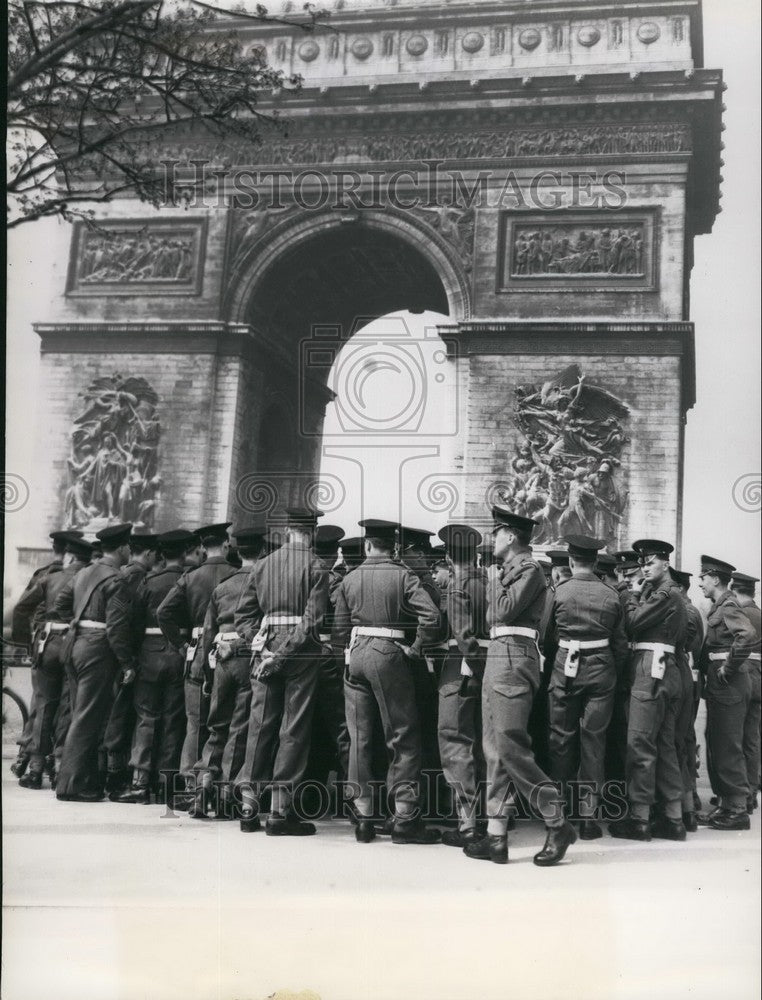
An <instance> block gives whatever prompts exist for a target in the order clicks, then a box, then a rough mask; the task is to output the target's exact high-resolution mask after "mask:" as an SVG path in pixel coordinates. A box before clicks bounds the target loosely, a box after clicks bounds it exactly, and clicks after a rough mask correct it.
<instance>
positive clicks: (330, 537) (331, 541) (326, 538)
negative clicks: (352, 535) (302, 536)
mask: <svg viewBox="0 0 762 1000" xmlns="http://www.w3.org/2000/svg"><path fill="white" fill-rule="evenodd" d="M343 537H344V529H343V528H340V527H339V526H338V525H337V524H321V525H320V527H319V528H318V529H317V530H316V532H315V550H316V551H317V552H337V551H338V548H339V542H340V541H341V539H342V538H343Z"/></svg>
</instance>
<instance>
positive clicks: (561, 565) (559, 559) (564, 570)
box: [546, 549, 572, 588]
mask: <svg viewBox="0 0 762 1000" xmlns="http://www.w3.org/2000/svg"><path fill="white" fill-rule="evenodd" d="M546 555H547V557H548V558H549V559H550V582H551V584H552V585H553V587H554V588H555V587H557V586H558V585H559V583H564V582H565V581H566V580H570V579H571V575H572V572H571V569H570V568H569V553H568V552H567V551H566V549H549V550H548V552H547V553H546Z"/></svg>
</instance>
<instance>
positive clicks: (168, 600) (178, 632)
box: [156, 556, 235, 782]
mask: <svg viewBox="0 0 762 1000" xmlns="http://www.w3.org/2000/svg"><path fill="white" fill-rule="evenodd" d="M234 572H235V570H234V569H233V567H232V566H231V565H230V563H229V562H227V560H226V559H224V558H223V557H222V556H212V557H210V558H209V559H207V560H206V562H204V563H202V564H201V565H200V566H197V567H195V568H194V569H190V570H188V571H187V572H186V573H184V574H183V575H182V576H181V577H180V579H179V580H178V581H177V583H176V584H175V585H174V586H173V587H172V589H171V590H170V592H169V593H168V594H167V596H166V597H165V598H164V600H163V601H162V602H161V604H160V605H159V607H158V608H157V609H156V621H157V622H158V625H159V628H160V629H161V630H162V632H163V633H164V637H165V638H166V639H167V641H168V642H169V644H170V645H171V646H173V647H174V648H175V649H176V650H177V651H178V652H182V651H184V650H185V649H186V648H187V650H188V653H187V658H186V660H185V682H184V686H185V715H186V720H187V721H186V727H185V739H184V741H183V748H182V753H181V755H180V773H181V774H182V776H183V777H184V778H185V779H186V781H187V782H193V781H195V770H194V768H195V765H196V761H197V760H198V759H199V757H200V756H201V751H202V750H203V748H204V744H205V743H206V740H207V737H208V735H209V731H208V730H207V727H206V723H207V718H208V715H209V700H210V697H211V687H210V685H209V683H208V680H209V679H208V676H207V670H208V668H207V667H206V665H205V664H204V660H203V657H202V652H201V649H202V643H201V637H202V634H203V627H204V619H205V617H206V609H207V608H208V607H209V601H210V600H211V597H212V592H213V590H214V588H215V587H216V586H217V585H218V584H220V583H222V581H223V580H226V579H227V578H228V577H229V576H232V574H233V573H234Z"/></svg>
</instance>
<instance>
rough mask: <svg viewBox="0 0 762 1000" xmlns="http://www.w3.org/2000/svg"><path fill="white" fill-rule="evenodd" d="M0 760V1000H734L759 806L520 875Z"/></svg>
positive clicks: (517, 858) (520, 870)
mask: <svg viewBox="0 0 762 1000" xmlns="http://www.w3.org/2000/svg"><path fill="white" fill-rule="evenodd" d="M9 764H10V760H9V759H5V760H4V761H3V806H4V879H5V890H4V891H5V895H4V913H3V917H4V945H3V952H4V955H3V959H4V961H3V974H4V975H3V980H4V982H3V993H2V995H3V998H4V1000H49V998H54V1000H175V998H177V1000H235V998H238V1000H263V998H265V997H267V996H269V995H270V994H272V993H273V992H274V991H276V990H278V989H284V990H286V989H288V990H294V991H297V992H298V991H301V990H312V991H314V992H315V994H317V996H318V997H319V998H321V1000H412V998H421V1000H435V998H436V1000H505V998H508V997H515V998H517V1000H561V998H568V1000H641V998H643V1000H646V998H648V1000H662V998H665V1000H666V998H669V1000H682V998H686V1000H687V998H690V1000H704V998H706V1000H709V998H711V1000H715V998H716V997H717V996H726V997H730V998H732V1000H746V998H752V997H755V996H757V995H758V993H759V979H758V974H757V967H758V960H759V935H760V926H759V912H760V910H759V903H760V900H759V876H760V865H759V830H760V822H759V814H756V815H755V817H754V821H753V828H752V831H751V832H750V833H735V834H727V833H718V832H710V831H706V830H704V831H701V832H699V833H698V834H694V835H692V836H691V837H690V838H689V841H688V842H687V843H686V844H667V843H663V842H652V843H651V844H637V843H632V844H628V843H622V842H620V841H612V840H611V839H609V838H606V839H604V840H603V841H598V842H595V843H592V844H585V845H580V844H577V845H575V847H574V848H573V849H572V850H571V851H570V853H569V855H568V861H567V862H566V863H564V864H563V865H562V866H560V867H558V868H554V869H546V870H541V869H538V868H536V867H535V866H534V865H533V864H532V863H531V856H532V854H533V853H534V851H535V850H536V849H537V847H538V845H539V843H540V842H541V840H542V831H541V829H540V827H539V826H536V825H534V824H529V825H524V828H523V829H521V830H520V831H519V832H518V833H516V834H514V835H513V838H512V847H511V864H509V865H508V866H507V867H504V868H499V867H497V866H496V865H490V864H487V863H485V862H481V863H480V862H476V861H470V860H468V859H466V858H464V857H463V856H462V854H461V853H460V852H459V851H456V850H453V849H452V848H446V847H442V846H437V847H400V846H394V845H392V844H391V843H390V842H389V841H388V840H384V841H376V842H375V843H373V844H370V845H367V846H365V845H363V846H360V845H358V844H356V843H355V841H354V839H353V837H352V835H351V832H350V829H349V827H348V826H347V825H346V824H343V823H330V822H329V823H323V824H320V828H319V835H318V836H316V837H314V838H309V839H307V840H301V841H295V840H290V839H284V840H273V839H271V838H267V837H265V836H264V834H262V833H259V834H254V835H250V836H244V835H242V834H240V833H239V831H238V828H237V824H234V823H217V822H210V823H201V822H198V821H193V820H190V819H188V818H187V817H186V816H182V815H178V816H177V817H176V818H167V817H166V816H164V815H163V813H164V812H165V811H164V810H163V809H162V808H161V807H158V806H148V807H145V806H143V807H141V806H129V805H114V804H112V803H108V802H104V803H100V804H96V805H84V804H77V803H60V802H57V801H55V799H54V797H53V793H51V792H50V791H43V792H29V791H25V790H24V789H21V788H19V787H18V785H17V784H16V783H15V780H14V779H13V778H12V776H11V775H10V772H9Z"/></svg>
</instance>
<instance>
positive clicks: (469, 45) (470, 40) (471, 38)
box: [461, 31, 484, 52]
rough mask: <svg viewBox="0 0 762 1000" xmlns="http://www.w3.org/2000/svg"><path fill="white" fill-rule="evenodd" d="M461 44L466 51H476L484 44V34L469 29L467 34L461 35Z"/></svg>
mask: <svg viewBox="0 0 762 1000" xmlns="http://www.w3.org/2000/svg"><path fill="white" fill-rule="evenodd" d="M461 45H462V46H463V48H464V49H465V50H466V52H478V51H479V49H481V48H482V47H483V45H484V35H482V34H480V33H479V32H478V31H469V32H468V34H466V35H464V36H463V41H462V42H461Z"/></svg>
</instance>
